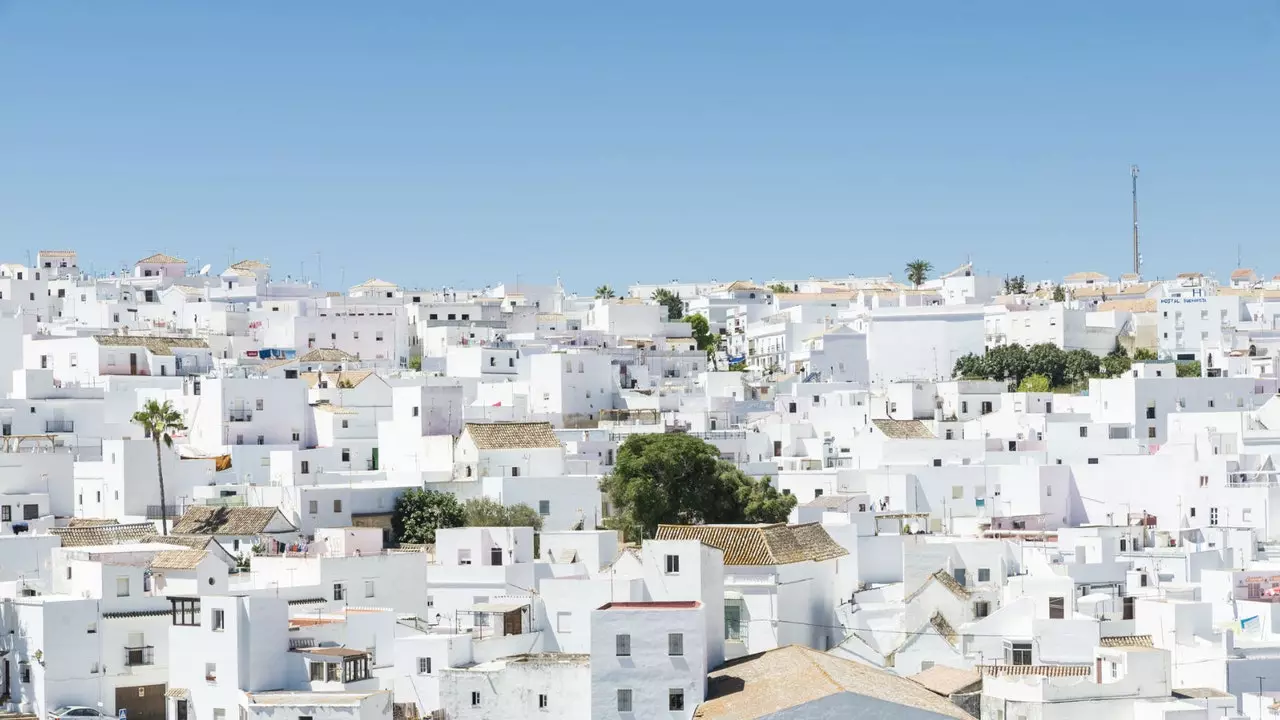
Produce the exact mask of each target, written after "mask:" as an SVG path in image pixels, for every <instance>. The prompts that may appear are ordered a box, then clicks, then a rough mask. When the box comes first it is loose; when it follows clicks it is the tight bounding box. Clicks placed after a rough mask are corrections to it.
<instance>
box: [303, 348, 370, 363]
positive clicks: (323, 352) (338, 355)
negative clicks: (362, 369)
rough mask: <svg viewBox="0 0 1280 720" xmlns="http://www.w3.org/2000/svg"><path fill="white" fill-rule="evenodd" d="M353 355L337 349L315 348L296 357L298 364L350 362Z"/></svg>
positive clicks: (354, 357) (353, 357) (352, 359)
mask: <svg viewBox="0 0 1280 720" xmlns="http://www.w3.org/2000/svg"><path fill="white" fill-rule="evenodd" d="M355 359H356V356H355V355H352V354H351V353H349V352H345V351H343V350H339V349H337V348H316V349H314V350H311V351H309V352H307V353H306V354H305V355H301V356H299V357H298V362H352V361H354V360H355Z"/></svg>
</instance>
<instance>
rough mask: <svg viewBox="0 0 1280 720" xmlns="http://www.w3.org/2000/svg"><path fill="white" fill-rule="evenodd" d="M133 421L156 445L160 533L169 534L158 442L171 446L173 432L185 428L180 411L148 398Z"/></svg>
mask: <svg viewBox="0 0 1280 720" xmlns="http://www.w3.org/2000/svg"><path fill="white" fill-rule="evenodd" d="M133 423H134V424H135V425H138V426H140V427H141V428H142V430H143V432H145V433H146V435H147V437H149V438H151V440H152V441H153V442H154V443H155V445H156V477H157V478H159V480H160V534H161V535H168V534H169V506H168V505H167V504H166V503H165V497H164V463H162V462H160V443H161V442H164V446H165V447H167V448H172V447H173V434H174V433H175V432H180V431H182V430H186V429H187V426H186V424H184V423H183V422H182V413H179V412H178V411H177V410H175V409H174V408H173V403H171V402H169V401H168V400H165V401H164V402H163V403H160V402H157V401H155V400H148V401H147V403H146V404H145V405H143V406H142V409H141V410H139V411H137V412H135V413H134V414H133Z"/></svg>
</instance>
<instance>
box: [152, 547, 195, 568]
mask: <svg viewBox="0 0 1280 720" xmlns="http://www.w3.org/2000/svg"><path fill="white" fill-rule="evenodd" d="M208 556H209V553H208V551H206V550H161V551H160V552H158V553H156V554H155V556H154V557H152V558H151V569H152V570H195V569H196V566H197V565H199V564H200V562H201V561H202V560H204V559H205V558H206V557H208Z"/></svg>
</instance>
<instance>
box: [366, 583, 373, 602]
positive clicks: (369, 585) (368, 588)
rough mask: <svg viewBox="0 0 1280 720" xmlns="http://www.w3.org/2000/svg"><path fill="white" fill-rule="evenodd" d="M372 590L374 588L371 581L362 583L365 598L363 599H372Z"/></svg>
mask: <svg viewBox="0 0 1280 720" xmlns="http://www.w3.org/2000/svg"><path fill="white" fill-rule="evenodd" d="M373 589H374V588H373V581H372V580H365V581H364V596H365V597H367V598H371V597H373Z"/></svg>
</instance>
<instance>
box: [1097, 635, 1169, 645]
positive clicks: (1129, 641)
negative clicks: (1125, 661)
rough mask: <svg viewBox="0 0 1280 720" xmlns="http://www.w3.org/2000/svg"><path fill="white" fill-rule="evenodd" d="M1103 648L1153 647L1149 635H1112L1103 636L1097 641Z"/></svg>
mask: <svg viewBox="0 0 1280 720" xmlns="http://www.w3.org/2000/svg"><path fill="white" fill-rule="evenodd" d="M1098 644H1099V645H1101V646H1102V647H1104V648H1149V647H1155V643H1153V642H1152V641H1151V636H1150V635H1113V636H1111V637H1104V638H1102V639H1101V640H1100V641H1099V642H1098Z"/></svg>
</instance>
